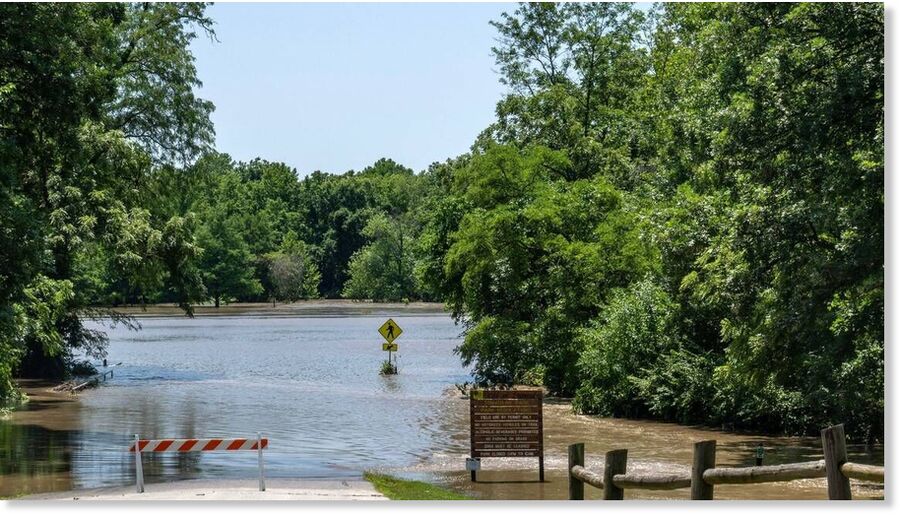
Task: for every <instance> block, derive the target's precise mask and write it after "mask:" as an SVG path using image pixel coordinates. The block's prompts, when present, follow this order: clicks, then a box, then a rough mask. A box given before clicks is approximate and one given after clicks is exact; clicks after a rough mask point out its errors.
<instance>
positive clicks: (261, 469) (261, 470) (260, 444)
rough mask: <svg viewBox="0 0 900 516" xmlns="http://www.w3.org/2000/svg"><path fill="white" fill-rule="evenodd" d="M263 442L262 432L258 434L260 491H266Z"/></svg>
mask: <svg viewBox="0 0 900 516" xmlns="http://www.w3.org/2000/svg"><path fill="white" fill-rule="evenodd" d="M262 450H263V441H262V434H261V433H260V432H256V451H257V452H258V457H259V490H260V491H265V490H266V475H265V468H264V466H263V452H262Z"/></svg>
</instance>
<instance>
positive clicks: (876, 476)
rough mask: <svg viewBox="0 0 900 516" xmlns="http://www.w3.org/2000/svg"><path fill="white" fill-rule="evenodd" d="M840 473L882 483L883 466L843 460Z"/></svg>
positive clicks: (857, 478) (848, 476)
mask: <svg viewBox="0 0 900 516" xmlns="http://www.w3.org/2000/svg"><path fill="white" fill-rule="evenodd" d="M841 473H843V474H844V476H845V477H847V478H855V479H856V480H866V481H869V482H881V483H884V466H870V465H868V464H857V463H855V462H845V463H844V464H843V465H842V466H841Z"/></svg>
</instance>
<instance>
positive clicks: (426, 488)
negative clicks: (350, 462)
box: [363, 471, 471, 500]
mask: <svg viewBox="0 0 900 516" xmlns="http://www.w3.org/2000/svg"><path fill="white" fill-rule="evenodd" d="M363 477H364V478H365V479H366V480H368V481H369V482H371V483H372V485H374V486H375V489H376V490H377V491H378V492H379V493H381V494H383V495H384V496H387V497H388V498H390V499H391V500H471V498H470V497H468V496H465V495H462V494H459V493H457V492H455V491H451V490H449V489H444V488H443V487H438V486H435V485H432V484H428V483H426V482H418V481H415V480H403V479H400V478H397V477H392V476H390V475H383V474H381V473H372V472H371V471H367V472H366V473H365V474H364V475H363Z"/></svg>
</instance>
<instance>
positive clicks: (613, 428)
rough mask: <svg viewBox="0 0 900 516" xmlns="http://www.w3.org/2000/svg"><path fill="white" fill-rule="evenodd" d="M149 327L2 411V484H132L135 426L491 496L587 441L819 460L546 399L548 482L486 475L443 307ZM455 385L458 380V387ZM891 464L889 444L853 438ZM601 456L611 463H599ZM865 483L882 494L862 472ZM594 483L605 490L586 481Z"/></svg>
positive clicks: (273, 466)
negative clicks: (79, 383)
mask: <svg viewBox="0 0 900 516" xmlns="http://www.w3.org/2000/svg"><path fill="white" fill-rule="evenodd" d="M386 315H390V316H392V317H393V318H394V319H395V320H396V321H397V322H398V323H399V325H400V326H401V327H402V328H403V330H404V334H403V336H402V337H401V338H400V339H399V340H398V341H397V342H398V343H399V345H400V353H399V354H400V358H399V364H400V375H398V376H396V377H382V376H379V375H378V374H377V370H378V366H379V363H380V361H381V360H382V359H383V352H382V351H381V348H380V343H381V341H380V337H379V336H378V334H377V333H376V329H377V328H378V326H379V325H380V324H381V323H382V322H383V319H384V318H385V316H386ZM142 324H143V330H142V331H141V332H139V333H134V332H129V331H127V330H124V329H122V328H121V327H120V328H117V329H114V330H111V332H110V339H111V342H110V347H109V362H110V363H111V364H116V363H119V362H121V363H122V365H120V366H118V367H116V368H115V369H114V371H115V376H114V378H113V379H112V380H111V381H110V382H108V384H106V385H105V386H103V387H101V388H98V389H95V390H91V391H86V392H84V393H83V394H81V395H79V396H78V397H77V398H74V399H73V398H71V397H69V396H67V395H54V394H48V393H46V392H45V390H44V389H42V388H41V387H40V386H37V385H29V386H27V387H29V388H30V390H31V392H32V393H33V396H32V399H31V402H30V403H28V404H27V406H26V408H25V409H24V410H20V411H17V412H15V413H14V414H13V415H12V416H11V417H9V418H7V419H6V420H0V497H9V496H15V495H18V494H26V493H34V492H43V491H58V490H69V489H80V488H92V487H104V486H116V485H128V484H131V483H133V482H134V464H133V458H132V457H131V456H129V455H128V454H127V453H126V452H125V450H126V448H127V446H128V444H129V441H130V439H131V438H132V437H131V436H132V435H133V434H135V433H139V434H141V435H142V436H146V437H191V436H193V437H229V436H247V435H250V436H252V435H255V433H256V432H257V431H260V432H263V433H264V435H266V436H267V437H269V438H270V443H271V444H270V448H269V449H268V450H267V451H266V473H267V475H268V476H270V477H329V478H335V477H355V476H358V475H360V473H361V472H362V471H363V470H366V469H383V470H388V471H393V472H397V473H398V474H401V475H405V476H410V477H417V478H427V479H429V480H434V481H437V482H440V483H444V484H447V485H449V486H452V487H455V488H458V489H460V490H464V491H467V492H470V493H472V494H473V495H474V496H477V497H482V498H495V499H497V498H499V499H529V498H548V499H563V498H565V496H566V481H565V476H564V470H565V461H566V459H565V447H566V445H568V444H570V443H572V442H585V443H586V449H587V457H588V466H593V467H599V468H602V459H600V457H602V453H603V452H604V451H606V450H609V449H613V448H622V447H624V448H628V449H629V463H628V468H629V470H632V471H634V470H653V471H675V470H687V469H688V468H689V464H690V453H691V452H690V450H691V442H693V441H695V440H700V439H710V438H712V439H717V440H718V442H719V451H718V462H719V464H728V465H743V464H749V463H750V462H751V461H752V451H753V448H754V447H755V446H756V444H757V443H758V442H762V443H764V444H765V446H766V448H767V450H768V452H767V457H766V462H767V463H770V464H776V463H781V462H793V461H798V460H813V459H816V458H819V457H820V455H821V452H820V448H819V446H818V442H817V441H816V440H803V439H780V438H771V437H757V436H749V435H738V434H729V433H722V432H716V431H711V430H702V429H695V428H688V427H682V426H678V425H669V424H662V423H655V422H638V421H623V420H610V419H598V418H589V417H583V416H575V415H573V414H572V413H571V410H570V408H569V406H568V405H567V404H565V403H554V402H552V401H549V402H548V403H547V405H546V406H545V416H544V421H545V440H546V449H547V459H546V467H547V480H548V482H545V483H543V484H539V483H536V482H534V480H536V477H537V471H536V460H534V459H531V460H527V459H516V460H512V459H485V460H484V461H483V467H484V471H482V473H481V474H480V477H479V480H480V481H479V482H478V483H476V484H472V483H471V482H469V481H468V475H467V474H466V473H465V472H464V471H462V467H463V461H464V458H465V456H466V455H467V454H468V453H467V452H468V401H467V400H465V399H461V398H460V397H459V395H458V393H456V392H455V389H453V388H452V387H450V386H452V384H453V383H459V382H463V381H466V380H469V379H470V378H469V376H468V374H467V372H466V371H465V370H464V369H463V368H462V367H461V366H460V364H459V360H458V358H457V357H455V356H454V355H453V353H452V350H453V348H454V347H455V346H456V345H457V344H458V342H459V338H458V334H459V329H458V327H456V326H455V325H454V324H453V322H452V321H451V320H450V318H449V317H448V316H447V315H446V314H443V313H440V312H435V311H434V310H431V311H429V310H427V309H415V310H410V311H408V312H406V313H404V312H403V311H402V309H400V308H396V307H392V308H391V311H390V313H389V314H388V313H380V312H379V311H378V309H373V310H370V311H366V312H360V311H359V310H357V309H354V310H353V311H347V312H345V311H344V309H343V308H341V307H338V308H336V309H334V310H331V311H322V312H316V313H314V314H310V315H309V316H296V315H292V316H290V317H259V316H257V317H245V316H243V317H236V316H227V317H221V316H220V317H198V318H196V319H192V320H191V319H184V318H146V319H143V320H142ZM448 387H449V388H448ZM851 454H852V456H853V460H856V461H858V462H866V463H877V464H883V452H882V451H881V450H880V449H879V450H877V451H875V452H873V453H866V452H864V451H862V450H858V449H854V450H851ZM598 459H599V462H598ZM144 474H145V477H146V480H147V482H148V483H151V482H164V481H168V480H175V479H193V478H254V477H255V475H256V474H257V470H256V456H255V454H252V453H249V454H242V453H224V454H223V453H205V454H175V453H173V454H155V455H153V454H148V455H146V456H145V460H144ZM854 490H855V494H856V495H857V496H860V497H863V496H864V497H880V496H882V495H883V492H882V491H881V490H880V489H879V488H877V487H874V486H868V485H861V484H854ZM587 491H588V496H589V497H596V496H597V494H598V493H597V490H594V489H591V488H588V489H587ZM824 495H825V491H824V481H821V480H815V481H798V482H789V483H782V484H766V485H760V486H735V487H730V486H729V487H719V488H717V491H716V497H717V498H745V499H746V498H751V499H753V498H757V499H759V498H763V499H774V498H788V499H816V498H823V497H824ZM687 496H688V494H687V491H686V490H685V491H684V492H680V491H672V492H653V491H631V492H628V491H626V497H640V498H652V497H674V498H686V497H687Z"/></svg>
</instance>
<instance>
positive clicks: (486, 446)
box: [469, 390, 544, 482]
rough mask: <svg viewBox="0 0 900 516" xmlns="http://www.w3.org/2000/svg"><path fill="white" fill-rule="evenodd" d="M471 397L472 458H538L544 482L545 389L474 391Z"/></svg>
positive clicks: (473, 474)
mask: <svg viewBox="0 0 900 516" xmlns="http://www.w3.org/2000/svg"><path fill="white" fill-rule="evenodd" d="M469 400H470V401H469V424H470V435H471V439H472V441H471V453H472V457H473V458H479V459H480V458H483V457H537V458H538V460H539V466H540V478H541V481H542V482H543V481H544V413H543V402H544V393H543V391H539V390H528V391H515V390H513V391H487V390H473V391H472V392H471V393H470V396H469ZM472 480H475V472H474V471H473V472H472Z"/></svg>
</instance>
